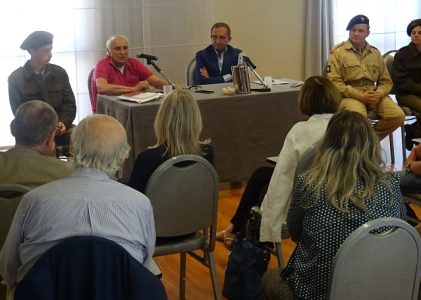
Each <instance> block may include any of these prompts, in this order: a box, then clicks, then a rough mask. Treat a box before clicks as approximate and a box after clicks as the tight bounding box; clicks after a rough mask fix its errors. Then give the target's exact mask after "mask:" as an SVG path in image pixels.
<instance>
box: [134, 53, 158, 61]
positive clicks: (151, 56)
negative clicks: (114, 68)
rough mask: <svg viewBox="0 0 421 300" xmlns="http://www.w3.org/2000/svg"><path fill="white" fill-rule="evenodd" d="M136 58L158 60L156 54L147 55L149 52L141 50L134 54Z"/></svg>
mask: <svg viewBox="0 0 421 300" xmlns="http://www.w3.org/2000/svg"><path fill="white" fill-rule="evenodd" d="M136 57H137V58H144V59H146V60H158V56H154V55H149V54H145V53H142V52H139V53H138V54H136Z"/></svg>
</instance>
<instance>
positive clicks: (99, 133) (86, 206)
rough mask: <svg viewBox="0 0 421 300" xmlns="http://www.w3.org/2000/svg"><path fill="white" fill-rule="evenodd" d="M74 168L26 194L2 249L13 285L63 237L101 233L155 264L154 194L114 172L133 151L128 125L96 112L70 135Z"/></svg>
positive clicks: (2, 268) (0, 260)
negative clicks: (122, 180) (134, 186)
mask: <svg viewBox="0 0 421 300" xmlns="http://www.w3.org/2000/svg"><path fill="white" fill-rule="evenodd" d="M71 141H72V154H73V156H72V159H73V164H74V166H75V170H74V171H73V173H72V174H71V175H70V176H69V177H67V178H64V179H60V180H57V181H53V182H50V183H48V184H46V185H43V186H41V187H38V188H36V189H34V190H32V191H30V192H29V193H27V194H26V195H25V196H24V197H23V199H22V201H21V202H20V204H19V207H18V209H17V211H16V215H15V218H14V220H13V223H12V225H11V228H10V231H9V234H8V236H7V238H6V241H5V243H4V246H3V248H2V250H1V253H0V275H1V276H2V277H3V279H4V280H5V282H6V283H7V285H8V286H9V287H11V288H13V287H14V286H15V285H16V284H17V283H18V282H19V281H20V280H22V278H23V277H24V276H25V274H26V273H27V272H28V271H29V269H30V268H31V267H32V266H33V265H34V263H35V262H36V261H37V260H38V258H39V257H40V256H41V255H42V254H43V253H44V252H45V251H47V250H48V249H49V248H51V247H52V246H54V245H56V244H57V243H59V242H60V241H61V240H63V239H65V238H68V237H72V236H98V237H102V238H106V239H109V240H112V241H114V242H116V243H118V244H120V245H121V246H122V247H123V248H124V249H126V250H127V251H128V252H129V253H130V254H131V255H132V256H133V257H134V258H135V259H136V260H138V261H139V262H140V263H142V264H144V265H145V266H146V267H150V263H152V255H153V253H154V250H155V235H156V234H155V224H154V219H153V211H152V206H151V203H150V201H149V199H148V198H147V197H146V196H145V195H143V194H141V193H140V192H138V191H136V190H134V189H132V188H130V187H128V186H125V185H123V184H121V183H118V182H117V181H114V180H112V179H111V178H110V177H111V176H112V175H113V174H114V173H115V172H116V171H117V170H118V169H119V168H120V166H121V164H122V163H123V161H124V159H126V158H127V156H128V153H129V146H128V144H127V137H126V132H125V130H124V128H123V127H122V126H121V124H120V123H118V122H117V121H116V120H115V119H113V118H112V117H109V116H105V115H94V116H90V117H87V118H85V119H84V120H82V121H81V122H80V123H79V125H78V126H77V127H76V128H75V129H74V131H73V133H72V137H71Z"/></svg>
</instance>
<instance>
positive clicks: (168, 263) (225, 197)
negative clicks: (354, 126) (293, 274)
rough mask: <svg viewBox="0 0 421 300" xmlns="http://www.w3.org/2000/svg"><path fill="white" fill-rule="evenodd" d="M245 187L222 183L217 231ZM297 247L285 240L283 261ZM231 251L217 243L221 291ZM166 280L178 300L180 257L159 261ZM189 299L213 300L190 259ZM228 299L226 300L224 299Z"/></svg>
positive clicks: (203, 271) (203, 272)
mask: <svg viewBox="0 0 421 300" xmlns="http://www.w3.org/2000/svg"><path fill="white" fill-rule="evenodd" d="M394 141H395V147H394V148H395V156H396V163H395V165H391V167H392V168H394V169H395V170H400V169H401V168H402V150H401V142H400V133H399V130H397V131H396V132H395V134H394ZM382 148H383V149H384V155H385V160H386V161H387V162H388V165H390V155H389V152H390V151H389V142H388V141H387V139H385V141H383V142H382ZM243 188H244V187H243V186H236V187H232V186H230V185H229V184H227V183H224V184H221V186H220V193H219V209H218V230H222V229H224V228H225V227H226V226H228V224H229V220H230V219H231V217H232V215H233V214H234V212H235V209H236V208H237V205H238V202H239V199H240V197H241V194H242V191H243ZM414 209H415V211H416V213H417V215H418V216H420V217H421V209H420V208H418V207H414ZM294 247H295V244H294V243H293V242H292V241H291V240H283V241H282V252H283V259H284V262H287V261H288V259H289V257H290V255H291V253H292V251H293V249H294ZM227 255H228V251H227V250H226V249H225V248H224V247H223V245H222V244H221V243H217V245H216V250H215V252H214V257H215V264H216V266H215V267H216V272H217V275H218V282H219V286H220V288H221V289H222V284H223V280H224V269H225V266H226V263H227ZM157 263H158V265H159V266H160V268H161V270H162V272H163V277H162V281H163V283H164V286H165V288H166V290H167V294H168V299H170V300H175V299H178V291H179V287H178V282H179V276H178V275H179V256H178V255H170V256H165V257H159V258H157ZM275 267H277V260H276V258H275V257H274V256H272V258H271V261H270V264H269V268H275ZM186 299H192V300H196V299H198V300H206V299H213V293H212V284H211V279H210V273H209V270H208V269H207V268H206V267H204V266H203V265H201V264H200V263H199V262H197V261H195V260H194V259H192V258H190V257H188V258H187V278H186ZM223 299H225V298H223Z"/></svg>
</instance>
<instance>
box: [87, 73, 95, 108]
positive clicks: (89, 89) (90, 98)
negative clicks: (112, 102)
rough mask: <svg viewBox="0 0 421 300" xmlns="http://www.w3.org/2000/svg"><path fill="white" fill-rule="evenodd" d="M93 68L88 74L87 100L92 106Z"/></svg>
mask: <svg viewBox="0 0 421 300" xmlns="http://www.w3.org/2000/svg"><path fill="white" fill-rule="evenodd" d="M94 70H95V67H93V68H92V69H91V70H90V71H89V74H88V92H89V100H90V101H91V106H92V77H93V75H94Z"/></svg>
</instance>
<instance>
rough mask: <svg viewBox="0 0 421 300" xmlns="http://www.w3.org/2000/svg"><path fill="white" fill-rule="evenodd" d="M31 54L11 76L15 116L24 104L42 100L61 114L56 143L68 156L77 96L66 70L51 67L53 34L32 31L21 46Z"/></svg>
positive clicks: (11, 102)
mask: <svg viewBox="0 0 421 300" xmlns="http://www.w3.org/2000/svg"><path fill="white" fill-rule="evenodd" d="M20 48H21V49H22V50H26V51H28V52H29V54H30V55H31V59H30V60H28V61H27V62H26V63H25V65H24V66H23V67H19V68H18V69H16V70H15V71H13V72H12V74H10V76H9V79H8V81H9V101H10V106H11V108H12V111H13V114H15V113H16V110H17V108H18V107H19V105H21V104H22V103H24V102H27V101H31V100H42V101H45V102H47V103H48V104H49V105H51V106H52V107H53V108H54V110H55V111H56V112H57V115H58V119H59V122H58V125H57V136H56V144H57V146H59V148H63V149H64V150H63V153H62V154H65V155H66V154H67V152H68V151H67V149H68V144H69V142H70V131H69V129H70V128H71V127H72V122H73V120H74V119H75V116H76V102H75V96H74V94H73V91H72V87H71V86H70V82H69V76H68V75H67V73H66V71H65V70H64V69H63V68H61V67H59V66H57V65H54V64H50V63H49V62H50V59H51V57H52V54H51V50H52V49H53V35H52V34H51V33H49V32H46V31H35V32H32V33H31V34H30V35H29V36H28V37H27V38H26V39H25V40H24V41H23V43H22V45H21V46H20Z"/></svg>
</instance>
